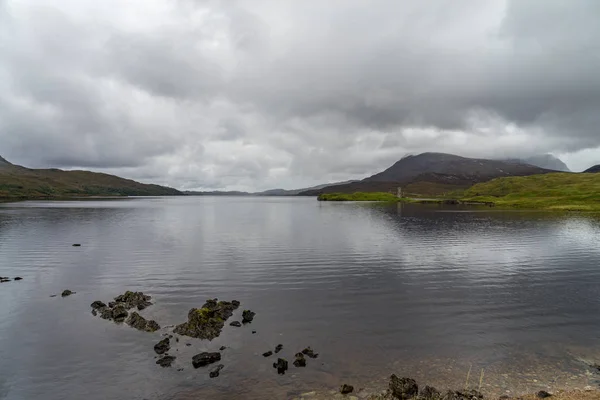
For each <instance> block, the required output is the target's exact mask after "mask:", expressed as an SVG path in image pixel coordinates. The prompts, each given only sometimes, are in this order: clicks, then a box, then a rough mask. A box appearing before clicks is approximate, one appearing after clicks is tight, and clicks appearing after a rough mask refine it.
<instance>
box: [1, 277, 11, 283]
mask: <svg viewBox="0 0 600 400" xmlns="http://www.w3.org/2000/svg"><path fill="white" fill-rule="evenodd" d="M5 282H10V278H8V277H2V278H0V283H5Z"/></svg>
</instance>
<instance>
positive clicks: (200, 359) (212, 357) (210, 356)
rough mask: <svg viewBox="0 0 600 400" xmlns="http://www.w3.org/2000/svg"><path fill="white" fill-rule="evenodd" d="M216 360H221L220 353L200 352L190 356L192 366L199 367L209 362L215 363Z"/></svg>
mask: <svg viewBox="0 0 600 400" xmlns="http://www.w3.org/2000/svg"><path fill="white" fill-rule="evenodd" d="M217 361H221V353H218V352H215V353H208V352H203V353H200V354H196V355H195V356H194V357H193V358H192V365H193V366H194V368H200V367H204V366H206V365H209V364H213V363H216V362H217Z"/></svg>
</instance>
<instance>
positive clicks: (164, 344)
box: [154, 338, 171, 354]
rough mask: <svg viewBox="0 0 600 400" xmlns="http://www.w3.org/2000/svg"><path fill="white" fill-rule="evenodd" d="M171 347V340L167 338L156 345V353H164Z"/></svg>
mask: <svg viewBox="0 0 600 400" xmlns="http://www.w3.org/2000/svg"><path fill="white" fill-rule="evenodd" d="M170 348H171V341H170V339H169V338H165V339H163V340H161V341H160V342H158V343H156V344H155V345H154V351H155V352H156V354H164V353H166V352H167V351H169V349H170Z"/></svg>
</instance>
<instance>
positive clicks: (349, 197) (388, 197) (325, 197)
mask: <svg viewBox="0 0 600 400" xmlns="http://www.w3.org/2000/svg"><path fill="white" fill-rule="evenodd" d="M317 199H318V200H319V201H386V202H397V201H399V200H400V199H399V198H398V197H396V196H395V195H393V194H392V193H385V192H372V193H368V192H356V193H324V194H321V195H319V197H318V198H317Z"/></svg>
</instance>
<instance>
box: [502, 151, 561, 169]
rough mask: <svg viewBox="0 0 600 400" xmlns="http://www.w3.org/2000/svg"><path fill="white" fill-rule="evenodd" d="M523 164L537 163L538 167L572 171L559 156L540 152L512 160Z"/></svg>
mask: <svg viewBox="0 0 600 400" xmlns="http://www.w3.org/2000/svg"><path fill="white" fill-rule="evenodd" d="M510 161H513V162H518V163H522V164H530V165H535V166H536V167H540V168H544V169H551V170H553V171H561V172H571V170H570V169H569V167H567V164H565V163H564V162H562V160H561V159H560V158H558V157H554V156H553V155H552V154H539V155H536V156H531V157H527V158H521V159H517V160H510Z"/></svg>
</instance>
